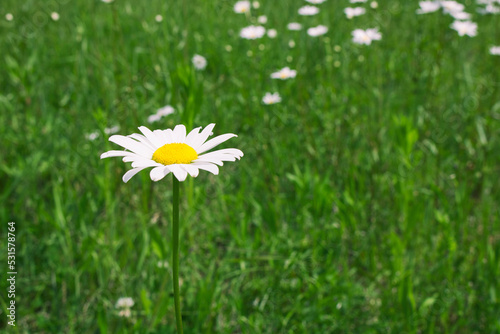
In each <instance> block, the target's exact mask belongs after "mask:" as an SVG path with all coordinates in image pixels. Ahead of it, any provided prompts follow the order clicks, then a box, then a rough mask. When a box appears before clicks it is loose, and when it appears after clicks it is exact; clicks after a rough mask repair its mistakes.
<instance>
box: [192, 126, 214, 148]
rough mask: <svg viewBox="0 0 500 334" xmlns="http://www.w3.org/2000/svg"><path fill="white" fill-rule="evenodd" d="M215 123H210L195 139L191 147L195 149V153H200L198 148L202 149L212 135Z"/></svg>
mask: <svg viewBox="0 0 500 334" xmlns="http://www.w3.org/2000/svg"><path fill="white" fill-rule="evenodd" d="M214 126H215V123H210V124H208V125H207V126H206V127H205V128H204V129H203V131H201V133H200V134H199V135H198V136H197V137H196V138H194V139H193V140H192V141H191V143H190V144H189V146H191V147H192V148H194V150H195V151H198V148H200V146H201V145H203V143H204V142H205V140H207V138H208V137H209V136H210V135H211V134H212V130H213V129H214Z"/></svg>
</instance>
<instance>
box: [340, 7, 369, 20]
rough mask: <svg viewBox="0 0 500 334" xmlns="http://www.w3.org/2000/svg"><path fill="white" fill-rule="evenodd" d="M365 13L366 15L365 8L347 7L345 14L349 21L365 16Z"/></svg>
mask: <svg viewBox="0 0 500 334" xmlns="http://www.w3.org/2000/svg"><path fill="white" fill-rule="evenodd" d="M364 13H366V9H364V8H363V7H354V8H351V7H347V8H345V9H344V14H345V16H347V18H348V19H352V18H353V17H355V16H360V15H363V14H364Z"/></svg>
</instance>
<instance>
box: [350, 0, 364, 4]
mask: <svg viewBox="0 0 500 334" xmlns="http://www.w3.org/2000/svg"><path fill="white" fill-rule="evenodd" d="M366 1H368V0H349V2H350V3H358V2H366Z"/></svg>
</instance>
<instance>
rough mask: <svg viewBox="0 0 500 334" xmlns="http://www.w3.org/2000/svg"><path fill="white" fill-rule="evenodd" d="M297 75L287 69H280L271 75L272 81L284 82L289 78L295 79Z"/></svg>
mask: <svg viewBox="0 0 500 334" xmlns="http://www.w3.org/2000/svg"><path fill="white" fill-rule="evenodd" d="M296 75H297V71H296V70H291V69H290V68H289V67H285V68H282V69H281V70H279V71H278V72H274V73H272V74H271V78H272V79H281V80H286V79H289V78H295V76H296Z"/></svg>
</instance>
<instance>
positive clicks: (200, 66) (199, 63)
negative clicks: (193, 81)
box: [192, 55, 207, 70]
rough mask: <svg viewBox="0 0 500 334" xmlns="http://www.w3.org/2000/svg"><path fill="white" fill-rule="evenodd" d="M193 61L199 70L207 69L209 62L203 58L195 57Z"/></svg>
mask: <svg viewBox="0 0 500 334" xmlns="http://www.w3.org/2000/svg"><path fill="white" fill-rule="evenodd" d="M192 61H193V65H194V67H195V68H196V69H197V70H204V69H205V67H207V60H206V59H205V57H203V56H200V55H194V56H193V59H192Z"/></svg>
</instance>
